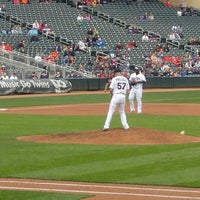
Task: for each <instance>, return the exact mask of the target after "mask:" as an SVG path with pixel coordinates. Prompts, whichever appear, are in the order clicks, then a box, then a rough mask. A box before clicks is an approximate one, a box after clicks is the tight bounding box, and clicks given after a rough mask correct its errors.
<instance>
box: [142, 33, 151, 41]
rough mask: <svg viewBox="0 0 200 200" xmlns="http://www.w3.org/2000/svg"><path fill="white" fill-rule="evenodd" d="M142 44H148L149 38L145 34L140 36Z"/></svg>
mask: <svg viewBox="0 0 200 200" xmlns="http://www.w3.org/2000/svg"><path fill="white" fill-rule="evenodd" d="M142 42H149V36H148V35H147V33H144V35H143V36H142Z"/></svg>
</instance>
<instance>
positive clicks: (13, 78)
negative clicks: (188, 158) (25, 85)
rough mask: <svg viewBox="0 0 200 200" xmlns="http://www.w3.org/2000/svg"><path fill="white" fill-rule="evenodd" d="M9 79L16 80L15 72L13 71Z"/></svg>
mask: <svg viewBox="0 0 200 200" xmlns="http://www.w3.org/2000/svg"><path fill="white" fill-rule="evenodd" d="M10 79H11V80H18V77H17V74H16V73H15V72H14V73H13V74H12V75H11V76H10Z"/></svg>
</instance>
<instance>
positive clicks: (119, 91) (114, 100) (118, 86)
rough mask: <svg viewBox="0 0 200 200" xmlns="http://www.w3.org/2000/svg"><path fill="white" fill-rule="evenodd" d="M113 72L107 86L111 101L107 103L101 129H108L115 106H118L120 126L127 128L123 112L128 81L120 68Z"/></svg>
mask: <svg viewBox="0 0 200 200" xmlns="http://www.w3.org/2000/svg"><path fill="white" fill-rule="evenodd" d="M114 74H115V75H114V78H113V79H112V80H111V84H110V87H109V88H110V95H111V102H110V105H109V110H108V113H107V117H106V121H105V124H104V127H103V131H107V130H109V128H110V123H111V120H112V116H113V113H114V112H115V110H116V108H117V106H119V113H120V119H121V123H122V126H123V127H124V129H129V125H128V123H127V119H126V113H125V103H126V94H127V92H128V91H129V89H130V86H129V82H128V79H127V78H126V77H124V76H122V74H121V70H120V69H119V68H117V69H116V70H115V72H114Z"/></svg>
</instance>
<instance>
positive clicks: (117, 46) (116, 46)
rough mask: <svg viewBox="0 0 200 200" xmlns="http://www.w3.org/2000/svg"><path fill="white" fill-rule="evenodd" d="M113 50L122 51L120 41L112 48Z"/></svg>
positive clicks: (122, 47)
mask: <svg viewBox="0 0 200 200" xmlns="http://www.w3.org/2000/svg"><path fill="white" fill-rule="evenodd" d="M114 49H115V50H116V49H119V50H122V49H124V44H123V43H122V42H121V41H119V42H118V43H117V44H116V45H115V48H114Z"/></svg>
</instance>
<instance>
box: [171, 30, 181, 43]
mask: <svg viewBox="0 0 200 200" xmlns="http://www.w3.org/2000/svg"><path fill="white" fill-rule="evenodd" d="M169 39H170V40H172V41H178V40H180V39H181V37H180V35H179V34H178V33H176V32H171V33H170V35H169Z"/></svg>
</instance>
